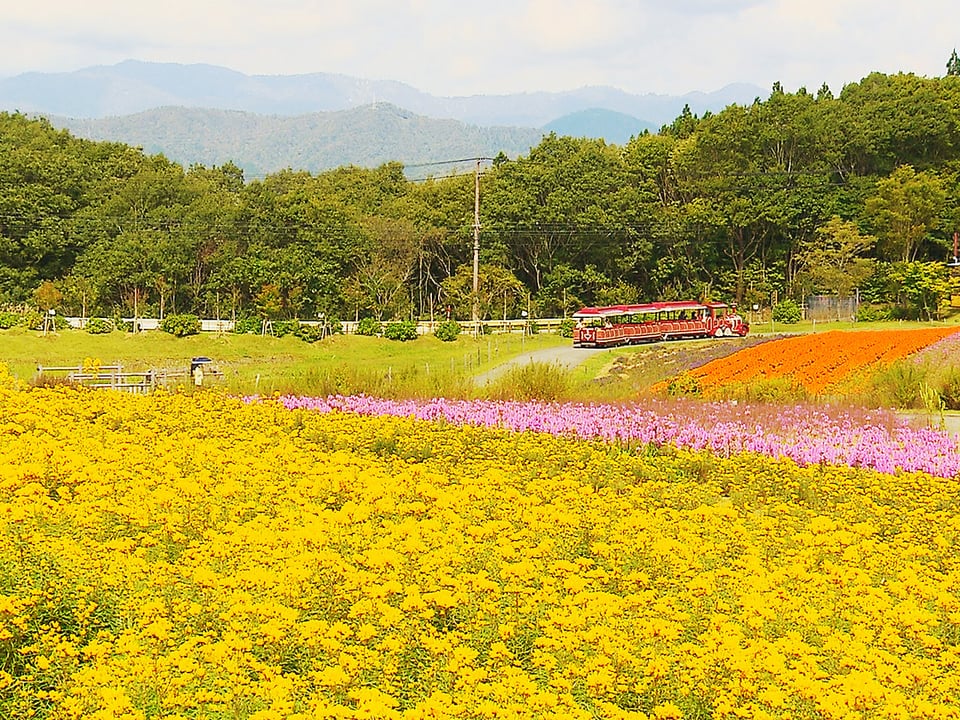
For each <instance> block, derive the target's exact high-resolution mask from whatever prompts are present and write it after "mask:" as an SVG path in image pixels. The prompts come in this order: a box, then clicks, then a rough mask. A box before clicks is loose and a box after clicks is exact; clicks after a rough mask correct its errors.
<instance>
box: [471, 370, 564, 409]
mask: <svg viewBox="0 0 960 720" xmlns="http://www.w3.org/2000/svg"><path fill="white" fill-rule="evenodd" d="M569 389H570V374H569V373H568V372H567V371H566V370H564V369H563V368H562V367H561V366H559V365H557V364H554V363H542V362H529V363H524V364H523V365H517V366H516V367H512V368H510V369H509V370H508V371H507V372H506V373H505V374H504V375H503V376H502V377H500V378H498V379H497V380H496V381H495V382H494V383H493V384H492V385H491V386H489V387H488V388H486V389H485V390H484V391H483V393H482V394H483V395H484V396H485V397H487V398H489V399H491V400H518V401H522V402H525V401H530V400H541V401H544V402H557V401H561V400H564V399H566V398H567V396H568V393H569Z"/></svg>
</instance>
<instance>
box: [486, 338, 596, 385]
mask: <svg viewBox="0 0 960 720" xmlns="http://www.w3.org/2000/svg"><path fill="white" fill-rule="evenodd" d="M604 350H605V349H604V348H575V347H573V345H572V344H570V345H561V346H559V347H552V348H544V349H542V350H531V351H530V352H526V353H523V354H521V355H517V357H515V358H513V359H511V360H507V361H506V362H505V363H501V364H500V365H497V366H496V367H495V368H493V369H492V370H488V371H487V372H485V373H481V374H480V375H477V376H476V377H475V378H474V382H475V383H476V384H477V385H486V384H487V383H489V382H490V381H492V380H495V379H496V378H498V377H500V376H501V375H503V374H504V373H505V372H507V371H508V370H509V369H510V368H514V367H518V366H520V365H526V364H528V363H532V362H539V363H545V364H548V365H559V366H560V367H562V368H565V369H567V370H570V369H573V368H575V367H576V366H577V365H579V364H580V363H582V362H583V361H584V360H586V359H587V358H588V357H590V356H591V355H595V354H596V353H598V352H604Z"/></svg>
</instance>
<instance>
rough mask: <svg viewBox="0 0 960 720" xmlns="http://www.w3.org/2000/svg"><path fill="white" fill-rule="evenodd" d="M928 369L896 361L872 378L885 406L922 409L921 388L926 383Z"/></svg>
mask: <svg viewBox="0 0 960 720" xmlns="http://www.w3.org/2000/svg"><path fill="white" fill-rule="evenodd" d="M927 374H928V369H927V368H925V367H921V366H920V365H917V364H916V363H913V362H911V361H909V360H897V361H896V362H893V363H891V364H890V365H889V366H887V367H886V368H884V369H883V370H881V371H880V372H878V373H877V374H876V375H875V376H874V383H875V384H876V386H877V389H878V390H879V391H880V393H881V395H882V396H883V397H884V399H885V404H890V405H893V406H894V407H897V408H919V407H923V402H922V398H921V394H920V393H921V386H923V385H926V384H928V383H927Z"/></svg>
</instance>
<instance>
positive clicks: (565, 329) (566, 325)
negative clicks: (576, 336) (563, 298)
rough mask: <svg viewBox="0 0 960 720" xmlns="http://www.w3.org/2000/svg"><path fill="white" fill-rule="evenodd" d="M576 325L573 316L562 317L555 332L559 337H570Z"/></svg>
mask: <svg viewBox="0 0 960 720" xmlns="http://www.w3.org/2000/svg"><path fill="white" fill-rule="evenodd" d="M576 326H577V321H576V320H574V319H573V318H564V319H563V320H561V321H560V328H559V329H558V330H557V333H558V334H559V335H560V337H565V338H572V337H573V329H574V328H575V327H576Z"/></svg>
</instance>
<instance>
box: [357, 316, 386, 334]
mask: <svg viewBox="0 0 960 720" xmlns="http://www.w3.org/2000/svg"><path fill="white" fill-rule="evenodd" d="M382 332H383V324H382V323H381V322H380V321H379V320H377V319H376V318H372V317H365V318H363V319H362V320H360V322H358V323H357V335H368V336H371V337H372V336H374V335H379V334H380V333H382Z"/></svg>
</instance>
